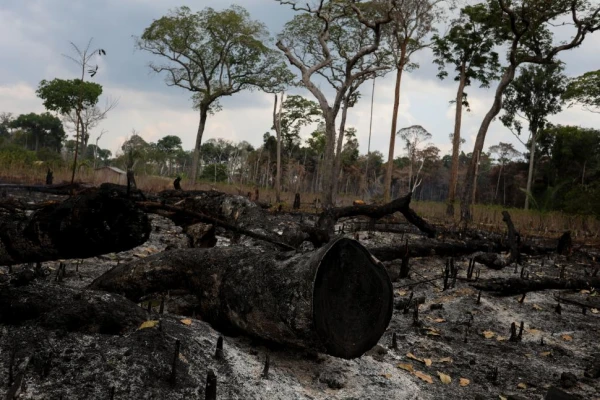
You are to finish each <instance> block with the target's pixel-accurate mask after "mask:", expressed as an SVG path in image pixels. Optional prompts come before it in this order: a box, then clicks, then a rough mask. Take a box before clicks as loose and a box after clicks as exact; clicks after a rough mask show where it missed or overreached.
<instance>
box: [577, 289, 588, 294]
mask: <svg viewBox="0 0 600 400" xmlns="http://www.w3.org/2000/svg"><path fill="white" fill-rule="evenodd" d="M579 293H580V294H590V293H591V292H590V291H589V290H586V289H583V290H581V291H580V292H579Z"/></svg>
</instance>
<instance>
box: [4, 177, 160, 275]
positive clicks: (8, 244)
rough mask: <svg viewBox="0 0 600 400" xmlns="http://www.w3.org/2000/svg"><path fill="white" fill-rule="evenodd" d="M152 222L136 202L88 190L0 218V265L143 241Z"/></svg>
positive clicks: (105, 191)
mask: <svg viewBox="0 0 600 400" xmlns="http://www.w3.org/2000/svg"><path fill="white" fill-rule="evenodd" d="M150 229H151V227H150V222H149V220H148V217H147V216H146V214H145V213H144V212H142V211H141V210H139V209H138V208H137V207H136V205H135V203H133V202H132V201H130V200H128V199H126V198H123V197H122V196H120V195H119V193H117V192H115V191H113V190H109V189H89V190H88V191H86V192H85V193H81V194H79V195H78V196H75V197H71V198H69V199H67V200H65V201H63V202H61V203H54V204H49V205H46V206H44V207H43V208H41V209H39V210H37V211H36V212H34V213H33V214H32V215H31V216H29V217H28V216H26V215H24V214H21V213H18V214H9V215H1V216H0V265H12V264H21V263H29V262H43V261H50V260H57V259H70V258H87V257H94V256H98V255H101V254H106V253H112V252H118V251H124V250H129V249H131V248H133V247H136V246H138V245H140V244H142V243H144V242H145V241H146V240H147V239H148V236H149V234H150Z"/></svg>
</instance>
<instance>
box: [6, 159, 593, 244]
mask: <svg viewBox="0 0 600 400" xmlns="http://www.w3.org/2000/svg"><path fill="white" fill-rule="evenodd" d="M45 178H46V167H43V166H42V167H37V166H34V167H31V166H18V165H11V166H10V168H3V169H2V172H0V181H1V182H5V183H23V184H43V183H44V182H45ZM70 180H71V172H70V170H69V168H60V169H56V170H54V182H55V183H61V182H69V181H70ZM76 181H78V182H88V183H94V184H100V182H98V180H97V179H96V177H95V175H94V171H93V170H92V169H91V168H89V169H81V170H80V171H79V172H78V174H77V175H76ZM136 183H137V186H138V188H140V189H142V190H144V191H148V192H159V191H161V190H165V189H172V188H173V178H167V177H161V176H152V175H137V176H136ZM182 187H183V189H184V190H218V191H221V192H225V193H229V194H235V195H242V196H246V195H247V194H248V193H249V192H251V193H252V196H253V197H254V190H255V186H253V185H234V184H227V183H224V182H217V183H214V182H198V183H196V184H195V185H190V184H189V183H188V182H185V181H183V182H182ZM259 196H260V197H259V199H260V200H262V201H265V202H269V203H271V204H275V190H274V189H270V188H260V189H259ZM320 197H321V195H320V193H301V200H302V211H305V212H313V213H316V212H319V210H318V209H316V208H315V207H314V205H313V202H314V200H315V199H316V198H320ZM355 199H357V197H354V196H352V195H340V196H339V198H338V204H337V205H338V206H347V205H351V204H352V201H353V200H355ZM293 202H294V193H292V192H283V193H282V194H281V205H282V207H283V209H291V208H292V204H293ZM411 206H412V208H413V209H414V210H415V211H416V212H417V213H418V214H419V215H420V216H422V217H423V218H426V219H427V220H429V221H430V222H433V223H435V224H440V225H444V226H452V225H455V224H457V223H458V221H459V209H460V206H459V205H456V206H455V215H454V218H451V217H449V216H447V215H446V204H445V203H442V202H431V201H420V202H419V201H413V202H412V204H411ZM503 210H507V211H508V212H509V213H510V215H511V218H512V220H513V223H514V224H515V227H516V228H517V230H519V231H520V233H521V234H522V235H524V236H543V237H558V236H560V235H561V234H562V233H563V232H565V231H571V235H572V237H573V238H574V239H576V240H577V241H586V242H588V241H596V240H598V239H599V237H598V232H600V220H599V219H597V218H595V217H594V216H589V215H570V214H566V213H563V212H559V211H551V212H540V211H537V210H528V211H525V210H522V209H517V208H504V207H501V206H495V205H483V204H477V205H475V206H474V207H473V223H472V225H471V226H472V227H476V228H479V229H482V230H486V231H492V232H504V231H505V230H506V225H505V224H504V222H503V221H502V211H503Z"/></svg>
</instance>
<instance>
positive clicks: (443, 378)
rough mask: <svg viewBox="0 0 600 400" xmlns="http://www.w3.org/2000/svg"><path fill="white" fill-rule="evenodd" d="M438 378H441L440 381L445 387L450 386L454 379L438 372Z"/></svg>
mask: <svg viewBox="0 0 600 400" xmlns="http://www.w3.org/2000/svg"><path fill="white" fill-rule="evenodd" d="M438 376H439V377H440V381H442V383H443V384H444V385H449V384H450V382H452V378H450V375H446V374H444V373H442V372H440V371H438Z"/></svg>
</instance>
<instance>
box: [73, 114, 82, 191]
mask: <svg viewBox="0 0 600 400" xmlns="http://www.w3.org/2000/svg"><path fill="white" fill-rule="evenodd" d="M80 124H81V109H79V110H77V126H76V128H75V154H74V156H73V172H72V174H71V185H73V182H75V172H76V171H77V155H78V154H79V132H80V131H79V126H80Z"/></svg>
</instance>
